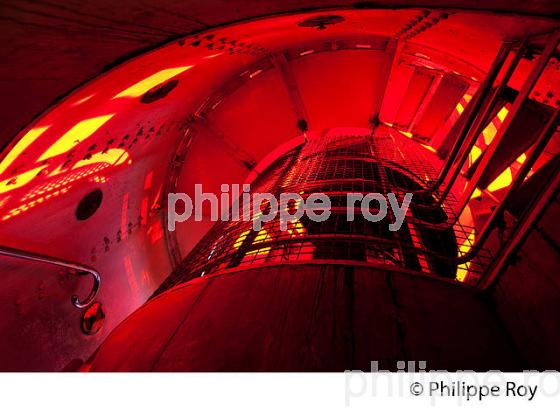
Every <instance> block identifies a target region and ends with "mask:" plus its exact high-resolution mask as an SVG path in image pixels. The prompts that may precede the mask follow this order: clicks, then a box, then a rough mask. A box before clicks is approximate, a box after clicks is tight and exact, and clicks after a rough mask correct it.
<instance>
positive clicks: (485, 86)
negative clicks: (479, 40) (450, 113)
mask: <svg viewBox="0 0 560 410" xmlns="http://www.w3.org/2000/svg"><path fill="white" fill-rule="evenodd" d="M510 51H511V45H510V44H503V45H502V47H501V48H500V50H499V51H498V54H497V55H496V58H495V59H494V62H493V63H492V67H491V68H490V70H489V71H488V74H486V77H485V79H484V81H483V82H482V84H481V85H480V87H479V89H478V91H477V92H476V94H475V95H474V97H473V98H472V99H471V102H470V104H469V105H468V106H467V108H466V112H464V113H463V115H466V119H465V120H464V123H463V126H462V127H461V128H460V130H459V135H458V136H457V139H456V140H455V143H454V144H453V148H452V149H451V152H450V153H449V155H448V157H447V159H446V161H445V164H444V165H443V167H442V168H441V170H440V172H439V175H438V177H437V179H436V181H435V183H434V184H433V185H432V186H431V187H430V188H429V190H428V191H429V192H433V191H435V190H436V189H438V188H439V187H440V186H441V184H442V183H443V182H444V180H445V178H446V176H447V173H448V172H449V170H450V169H451V167H452V165H453V163H454V162H455V160H456V158H457V156H458V154H459V152H460V151H461V147H462V146H463V144H464V142H465V140H466V138H467V136H468V134H469V131H470V130H471V128H472V125H473V124H474V123H475V121H476V120H477V118H478V116H479V115H480V110H481V108H482V107H483V106H484V104H488V101H487V98H488V96H489V95H491V93H492V87H493V85H494V81H495V80H496V78H497V77H498V74H499V73H500V70H501V69H502V66H503V65H504V63H505V61H506V59H507V57H508V55H509V53H510Z"/></svg>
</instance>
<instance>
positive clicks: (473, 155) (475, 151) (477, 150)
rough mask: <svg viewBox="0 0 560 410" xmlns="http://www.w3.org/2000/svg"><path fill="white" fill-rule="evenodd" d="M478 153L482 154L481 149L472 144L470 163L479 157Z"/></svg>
mask: <svg viewBox="0 0 560 410" xmlns="http://www.w3.org/2000/svg"><path fill="white" fill-rule="evenodd" d="M480 154H482V150H481V149H480V148H478V147H477V146H476V145H474V146H473V147H472V150H471V153H470V159H471V165H472V164H474V163H475V161H476V160H477V159H478V157H480Z"/></svg>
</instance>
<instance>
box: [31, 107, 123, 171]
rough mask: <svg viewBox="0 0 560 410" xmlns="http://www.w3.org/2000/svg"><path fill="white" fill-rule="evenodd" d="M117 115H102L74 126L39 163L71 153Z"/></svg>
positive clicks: (47, 151) (52, 146) (51, 147)
mask: <svg viewBox="0 0 560 410" xmlns="http://www.w3.org/2000/svg"><path fill="white" fill-rule="evenodd" d="M114 115H115V114H109V115H102V116H100V117H94V118H89V119H87V120H83V121H80V122H79V123H77V124H76V125H74V126H73V127H72V128H70V130H69V131H68V132H66V134H64V135H63V136H62V137H60V138H59V139H58V141H56V142H55V143H54V144H53V145H51V146H50V147H49V149H47V150H46V151H45V152H44V153H43V155H41V157H40V158H39V161H44V160H45V159H48V158H52V157H55V156H57V155H60V154H63V153H65V152H67V151H70V150H71V149H72V148H74V147H75V146H76V145H78V144H79V143H80V142H82V141H84V140H85V139H87V138H89V137H90V136H91V135H92V134H93V133H94V132H95V131H97V130H98V129H99V128H100V127H101V126H102V125H103V124H105V123H106V122H107V121H109V120H110V119H111V118H112V117H113V116H114Z"/></svg>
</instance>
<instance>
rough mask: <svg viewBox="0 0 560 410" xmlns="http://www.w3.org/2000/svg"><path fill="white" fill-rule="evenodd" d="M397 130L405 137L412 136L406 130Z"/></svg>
mask: <svg viewBox="0 0 560 410" xmlns="http://www.w3.org/2000/svg"><path fill="white" fill-rule="evenodd" d="M399 132H400V133H401V134H402V135H404V136H405V137H407V138H412V133H411V132H408V131H400V130H399Z"/></svg>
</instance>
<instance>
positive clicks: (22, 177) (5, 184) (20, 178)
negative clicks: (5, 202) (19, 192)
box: [0, 165, 46, 194]
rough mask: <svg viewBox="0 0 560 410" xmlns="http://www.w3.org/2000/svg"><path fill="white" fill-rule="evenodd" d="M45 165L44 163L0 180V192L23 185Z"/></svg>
mask: <svg viewBox="0 0 560 410" xmlns="http://www.w3.org/2000/svg"><path fill="white" fill-rule="evenodd" d="M45 167H46V165H43V166H40V167H37V168H34V169H32V170H30V171H26V172H24V173H22V174H19V175H16V176H14V177H12V178H8V179H5V180H4V181H2V182H0V194H4V193H6V192H8V191H12V190H14V189H17V188H20V187H22V186H24V185H25V184H27V183H28V182H29V181H31V180H32V179H33V178H35V176H37V173H39V172H40V171H41V170H42V169H43V168H45ZM14 178H15V179H14ZM10 181H14V183H12V184H10Z"/></svg>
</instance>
